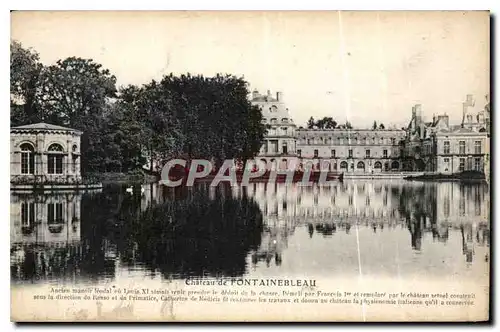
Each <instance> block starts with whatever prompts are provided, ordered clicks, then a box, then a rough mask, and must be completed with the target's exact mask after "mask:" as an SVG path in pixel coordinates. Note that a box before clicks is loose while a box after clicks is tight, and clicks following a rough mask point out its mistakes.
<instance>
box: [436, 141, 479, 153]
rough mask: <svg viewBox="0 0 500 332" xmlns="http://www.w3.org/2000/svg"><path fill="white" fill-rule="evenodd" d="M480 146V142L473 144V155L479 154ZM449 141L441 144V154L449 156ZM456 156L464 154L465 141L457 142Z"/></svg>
mask: <svg viewBox="0 0 500 332" xmlns="http://www.w3.org/2000/svg"><path fill="white" fill-rule="evenodd" d="M481 150H482V144H481V141H475V142H474V153H475V154H481ZM450 152H451V149H450V141H444V143H443V153H444V154H450ZM458 154H465V141H458Z"/></svg>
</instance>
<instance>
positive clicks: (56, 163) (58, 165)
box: [21, 151, 76, 174]
mask: <svg viewBox="0 0 500 332" xmlns="http://www.w3.org/2000/svg"><path fill="white" fill-rule="evenodd" d="M75 169H76V163H75V161H73V171H74V170H75ZM47 173H48V174H62V173H63V156H62V155H50V154H49V155H47ZM21 174H35V155H34V153H32V152H25V151H23V152H21Z"/></svg>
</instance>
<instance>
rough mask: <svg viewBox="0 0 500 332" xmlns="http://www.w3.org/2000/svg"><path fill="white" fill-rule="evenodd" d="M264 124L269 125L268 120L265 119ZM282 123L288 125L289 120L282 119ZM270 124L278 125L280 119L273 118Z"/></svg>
mask: <svg viewBox="0 0 500 332" xmlns="http://www.w3.org/2000/svg"><path fill="white" fill-rule="evenodd" d="M262 122H263V123H267V119H263V120H262ZM281 122H282V123H288V119H287V118H283V119H281ZM269 123H270V124H277V123H278V119H276V118H272V119H270V120H269Z"/></svg>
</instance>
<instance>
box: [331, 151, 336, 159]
mask: <svg viewBox="0 0 500 332" xmlns="http://www.w3.org/2000/svg"><path fill="white" fill-rule="evenodd" d="M335 157H336V156H335V150H332V158H335Z"/></svg>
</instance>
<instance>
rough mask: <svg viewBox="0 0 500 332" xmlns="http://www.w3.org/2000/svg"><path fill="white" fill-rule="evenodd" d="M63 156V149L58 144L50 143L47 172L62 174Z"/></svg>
mask: <svg viewBox="0 0 500 332" xmlns="http://www.w3.org/2000/svg"><path fill="white" fill-rule="evenodd" d="M63 157H64V150H63V147H62V146H61V145H59V144H51V145H50V146H49V148H48V153H47V159H48V160H47V173H48V174H62V173H63Z"/></svg>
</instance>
